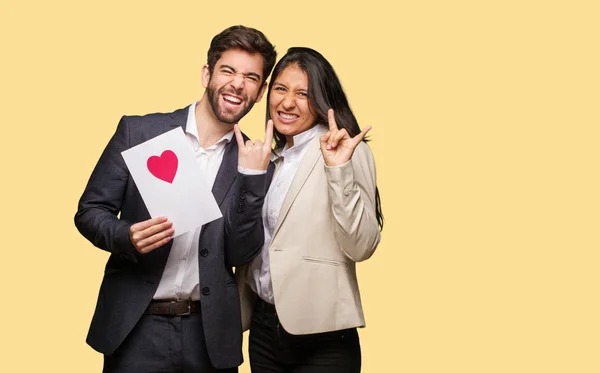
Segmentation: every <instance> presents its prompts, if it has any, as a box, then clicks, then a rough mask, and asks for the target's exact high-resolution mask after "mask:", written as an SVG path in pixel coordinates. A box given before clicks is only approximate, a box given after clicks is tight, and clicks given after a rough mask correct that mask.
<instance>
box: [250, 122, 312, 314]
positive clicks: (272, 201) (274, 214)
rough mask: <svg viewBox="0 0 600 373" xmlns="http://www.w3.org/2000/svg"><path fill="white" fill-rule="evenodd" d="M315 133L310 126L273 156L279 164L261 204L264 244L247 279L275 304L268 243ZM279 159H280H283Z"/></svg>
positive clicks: (252, 263)
mask: <svg viewBox="0 0 600 373" xmlns="http://www.w3.org/2000/svg"><path fill="white" fill-rule="evenodd" d="M317 132H318V128H317V126H313V127H312V128H310V129H308V130H306V131H304V132H302V133H300V134H298V135H296V136H294V146H292V147H291V148H288V146H287V144H286V145H285V146H284V147H283V150H282V151H281V155H280V156H279V157H277V158H276V162H282V163H281V165H280V166H279V168H278V169H277V173H276V174H275V176H273V180H272V181H271V186H270V187H269V191H268V192H267V196H266V198H265V202H264V205H263V210H262V217H263V226H264V232H265V243H264V245H263V248H262V251H261V253H260V255H258V256H257V257H255V258H254V259H253V260H252V262H251V264H250V268H249V271H248V277H247V279H246V281H247V282H248V284H249V285H250V288H251V289H252V290H253V291H254V292H255V293H257V294H258V296H259V297H261V298H262V299H263V300H264V301H265V302H269V303H271V304H275V300H274V299H273V285H272V283H271V270H270V267H269V245H270V244H271V238H272V237H273V231H274V230H275V226H276V225H277V220H278V218H279V212H280V211H281V205H282V204H283V201H284V199H285V196H286V194H287V192H288V189H289V188H290V185H291V184H292V181H293V180H294V176H295V175H296V171H297V170H298V167H299V166H300V162H301V161H302V157H304V153H306V149H307V146H308V143H309V142H310V141H311V140H312V139H313V138H314V137H315V135H316V134H317ZM278 158H283V160H281V159H278Z"/></svg>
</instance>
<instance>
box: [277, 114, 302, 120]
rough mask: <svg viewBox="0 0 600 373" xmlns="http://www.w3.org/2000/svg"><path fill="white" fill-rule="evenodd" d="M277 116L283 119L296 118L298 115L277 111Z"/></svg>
mask: <svg viewBox="0 0 600 373" xmlns="http://www.w3.org/2000/svg"><path fill="white" fill-rule="evenodd" d="M279 116H280V117H282V118H283V119H296V118H298V116H297V115H295V114H285V113H279Z"/></svg>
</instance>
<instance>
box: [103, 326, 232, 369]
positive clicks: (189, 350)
mask: <svg viewBox="0 0 600 373" xmlns="http://www.w3.org/2000/svg"><path fill="white" fill-rule="evenodd" d="M237 371H238V368H237V367H235V368H231V369H225V370H217V369H215V368H214V367H213V366H212V365H211V363H210V358H209V357H208V351H207V350H206V342H205V340H204V330H203V327H202V315H201V314H194V315H187V316H161V315H143V316H142V318H141V319H140V321H139V322H138V323H137V324H136V326H135V327H134V328H133V330H132V331H131V333H130V334H129V335H128V336H127V338H125V341H123V343H122V344H121V345H120V346H119V348H117V350H116V351H115V352H114V353H113V354H112V355H105V356H104V370H103V372H104V373H159V372H160V373H163V372H164V373H171V372H173V373H175V372H177V373H214V372H223V373H225V372H227V373H237Z"/></svg>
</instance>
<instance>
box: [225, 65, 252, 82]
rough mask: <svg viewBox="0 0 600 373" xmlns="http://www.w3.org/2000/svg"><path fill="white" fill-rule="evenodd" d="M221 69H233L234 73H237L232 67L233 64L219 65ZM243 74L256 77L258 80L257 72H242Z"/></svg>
mask: <svg viewBox="0 0 600 373" xmlns="http://www.w3.org/2000/svg"><path fill="white" fill-rule="evenodd" d="M221 69H229V70H231V71H233V72H234V73H237V70H236V69H234V68H233V66H229V65H221ZM244 76H254V77H256V78H257V79H259V80H260V75H259V74H257V73H254V72H249V73H246V74H244Z"/></svg>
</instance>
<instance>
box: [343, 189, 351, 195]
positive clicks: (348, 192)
mask: <svg viewBox="0 0 600 373" xmlns="http://www.w3.org/2000/svg"><path fill="white" fill-rule="evenodd" d="M350 192H352V188H346V189H345V190H344V195H345V196H347V195H349V194H350Z"/></svg>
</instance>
